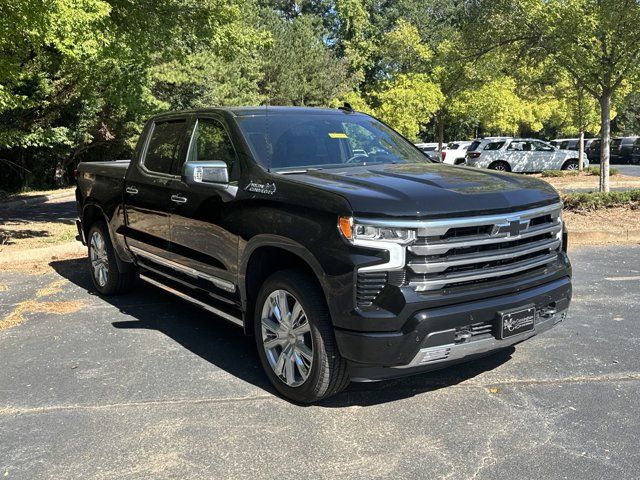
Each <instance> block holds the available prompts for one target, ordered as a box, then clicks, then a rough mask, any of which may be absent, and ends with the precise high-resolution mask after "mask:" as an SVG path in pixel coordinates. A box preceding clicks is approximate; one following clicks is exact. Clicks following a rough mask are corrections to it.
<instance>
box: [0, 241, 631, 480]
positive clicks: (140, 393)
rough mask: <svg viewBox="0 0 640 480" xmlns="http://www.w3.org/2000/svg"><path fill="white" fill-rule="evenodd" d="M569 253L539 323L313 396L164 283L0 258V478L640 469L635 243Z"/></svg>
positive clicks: (598, 473)
mask: <svg viewBox="0 0 640 480" xmlns="http://www.w3.org/2000/svg"><path fill="white" fill-rule="evenodd" d="M573 260H574V265H575V301H574V303H573V306H572V309H571V312H570V316H569V318H568V319H567V320H566V322H564V323H563V324H561V325H560V326H559V327H557V328H556V329H555V330H552V331H551V332H549V333H547V334H546V336H541V337H538V338H535V339H533V340H531V341H529V342H527V343H525V344H523V345H521V346H519V347H517V348H516V349H515V351H513V350H512V351H509V352H507V353H506V354H502V355H499V356H497V357H492V358H488V359H485V360H483V361H478V362H475V363H474V364H471V365H467V366H465V367H459V368H453V369H448V370H445V371H441V372H439V373H432V374H428V375H422V376H417V377H412V378H409V379H405V380H401V381H390V382H386V383H378V384H360V385H352V386H351V387H350V388H349V389H348V390H347V391H346V392H344V393H343V394H341V395H340V396H338V397H336V398H334V399H332V400H330V401H327V402H325V403H323V404H321V405H317V406H312V407H299V406H294V405H292V404H290V403H288V402H286V401H284V400H282V399H280V398H278V397H277V396H275V395H274V394H273V391H272V389H271V388H270V387H269V386H268V384H267V382H266V380H265V377H264V376H263V374H262V372H261V370H260V368H259V367H258V360H257V357H256V355H255V353H254V347H253V344H252V341H251V340H250V339H247V338H244V337H243V336H242V335H241V334H240V332H239V331H238V329H237V328H236V327H233V326H230V325H227V324H225V323H223V322H222V321H219V320H217V319H216V318H213V317H211V316H210V315H208V314H206V313H204V312H202V311H200V310H198V309H196V308H194V307H192V306H190V305H189V304H187V303H184V302H182V301H180V300H177V299H175V298H172V297H170V296H167V295H165V294H164V292H162V291H160V290H158V289H155V288H152V287H144V286H143V287H140V288H138V289H137V291H136V292H134V293H132V294H129V295H126V296H122V297H119V298H113V299H103V298H100V297H98V296H96V295H94V293H93V292H92V289H91V287H90V280H89V278H88V275H87V274H86V270H85V265H84V262H83V260H66V261H57V262H53V263H52V264H51V266H52V270H51V271H50V272H48V273H45V274H41V275H37V276H36V275H30V274H28V273H26V272H4V273H0V291H2V290H3V289H4V291H2V293H0V318H6V316H7V315H10V314H12V313H13V314H14V318H15V313H16V310H17V311H18V313H20V312H23V313H22V314H23V316H24V322H23V323H22V324H20V325H18V326H15V327H13V328H9V329H5V330H0V358H1V359H2V367H1V368H0V478H9V479H14V478H21V479H36V478H66V479H88V478H96V479H112V478H118V479H128V478H136V479H137V478H149V479H160V478H275V477H278V478H283V477H284V478H300V479H302V478H314V479H317V478H354V479H362V478H388V477H393V478H444V477H446V478H453V479H459V478H486V479H493V478H509V477H511V478H518V479H525V478H535V479H540V478H572V479H573V478H580V479H609V478H610V479H621V478H637V476H638V473H637V472H638V470H639V469H640V450H638V433H639V432H640V416H638V411H639V409H640V355H638V342H639V341H640V324H639V323H638V311H640V298H639V296H638V289H639V287H640V246H626V247H609V248H606V247H596V248H584V249H580V250H577V251H575V252H573ZM25 302H26V303H25ZM78 302H80V303H78ZM56 305H58V306H59V307H60V308H58V309H56V308H54V307H55V306H56ZM38 311H39V312H40V313H37V312H38ZM34 312H36V313H34ZM55 312H67V313H66V314H57V313H55Z"/></svg>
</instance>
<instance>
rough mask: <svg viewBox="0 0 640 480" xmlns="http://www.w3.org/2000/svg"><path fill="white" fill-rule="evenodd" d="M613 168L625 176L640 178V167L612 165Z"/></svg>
mask: <svg viewBox="0 0 640 480" xmlns="http://www.w3.org/2000/svg"><path fill="white" fill-rule="evenodd" d="M596 166H597V165H596ZM612 167H613V168H617V169H618V170H620V173H621V174H623V175H632V176H634V177H640V165H612Z"/></svg>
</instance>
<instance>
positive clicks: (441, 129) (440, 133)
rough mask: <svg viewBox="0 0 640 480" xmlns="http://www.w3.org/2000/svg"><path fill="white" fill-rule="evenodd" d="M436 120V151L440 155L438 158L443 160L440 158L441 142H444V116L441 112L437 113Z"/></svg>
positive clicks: (442, 159)
mask: <svg viewBox="0 0 640 480" xmlns="http://www.w3.org/2000/svg"><path fill="white" fill-rule="evenodd" d="M437 122H438V152H440V153H439V155H440V160H441V161H444V158H442V144H443V143H444V118H443V115H442V114H439V115H438V117H437Z"/></svg>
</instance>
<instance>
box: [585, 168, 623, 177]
mask: <svg viewBox="0 0 640 480" xmlns="http://www.w3.org/2000/svg"><path fill="white" fill-rule="evenodd" d="M584 173H585V175H593V176H595V177H599V176H600V167H587V168H585V169H584ZM619 174H620V170H618V169H617V168H610V169H609V175H611V176H612V177H613V176H615V175H619Z"/></svg>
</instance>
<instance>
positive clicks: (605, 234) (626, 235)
mask: <svg viewBox="0 0 640 480" xmlns="http://www.w3.org/2000/svg"><path fill="white" fill-rule="evenodd" d="M572 242H573V243H578V244H580V243H603V242H608V243H626V242H640V230H632V229H628V228H625V229H623V230H580V231H572V230H569V245H571V243H572Z"/></svg>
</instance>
